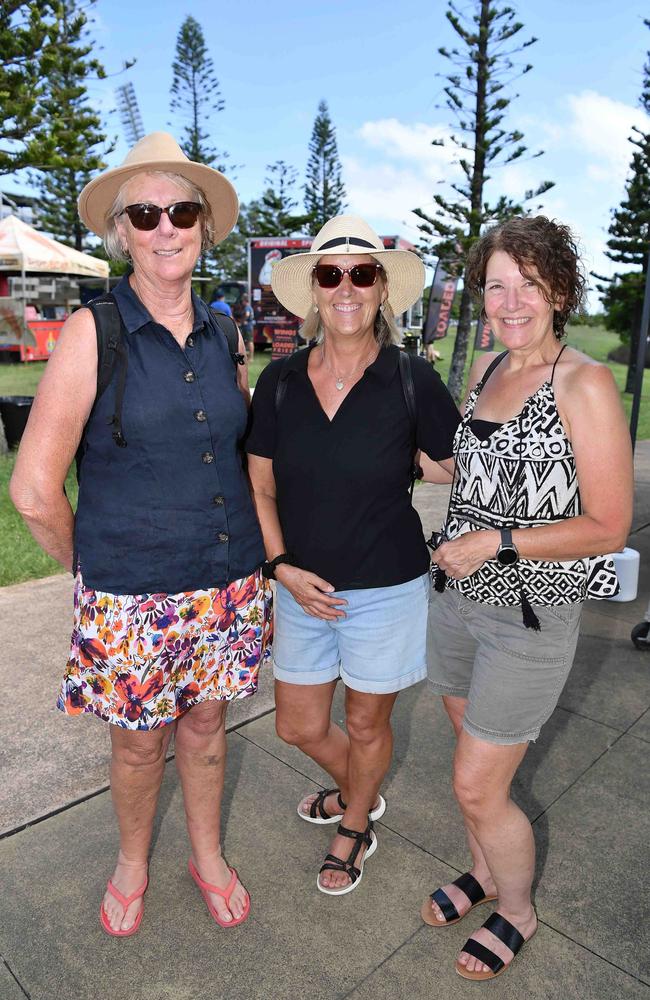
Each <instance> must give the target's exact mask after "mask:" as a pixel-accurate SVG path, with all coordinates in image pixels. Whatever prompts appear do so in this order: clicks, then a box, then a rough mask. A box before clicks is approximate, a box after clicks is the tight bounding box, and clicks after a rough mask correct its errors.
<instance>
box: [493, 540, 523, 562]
mask: <svg viewBox="0 0 650 1000" xmlns="http://www.w3.org/2000/svg"><path fill="white" fill-rule="evenodd" d="M518 558H519V553H518V552H517V550H516V548H515V547H514V545H512V546H510V545H502V546H501V548H500V549H499V551H498V552H497V561H498V562H499V563H500V564H501V565H502V566H512V565H514V563H516V562H517V560H518Z"/></svg>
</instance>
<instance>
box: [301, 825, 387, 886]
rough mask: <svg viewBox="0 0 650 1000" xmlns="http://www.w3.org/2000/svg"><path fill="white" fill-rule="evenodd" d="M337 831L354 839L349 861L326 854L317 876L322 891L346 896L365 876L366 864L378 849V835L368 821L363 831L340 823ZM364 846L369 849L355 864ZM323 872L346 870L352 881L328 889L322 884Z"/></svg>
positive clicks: (317, 883)
mask: <svg viewBox="0 0 650 1000" xmlns="http://www.w3.org/2000/svg"><path fill="white" fill-rule="evenodd" d="M336 832H337V833H339V834H340V835H341V836H342V837H349V838H350V840H353V841H354V847H353V848H352V850H351V851H350V853H349V855H348V858H347V861H343V860H342V859H341V858H337V857H336V855H335V854H328V855H326V857H325V864H324V865H322V867H321V870H320V871H319V873H318V877H317V878H316V885H317V886H318V888H319V889H320V891H321V892H324V893H325V894H326V895H328V896H344V895H345V894H346V893H347V892H352V890H353V889H356V887H357V886H358V885H359V882H360V881H361V878H362V876H363V866H364V864H365V863H366V861H367V860H368V858H369V857H371V856H372V855H373V854H374V853H375V851H376V850H377V837H376V836H375V833H374V831H373V829H372V823H368V826H367V827H366V829H365V830H363V831H361V832H359V831H358V830H348V828H347V827H345V826H341V824H340V823H339V828H338V830H337V831H336ZM364 846H365V847H367V848H368V849H367V851H366V853H365V854H364V856H363V857H362V859H361V861H360V862H359V864H358V866H357V865H355V861H356V860H357V858H358V856H359V851H360V850H361V848H362V847H364ZM323 872H345V874H346V875H347V876H348V878H349V879H350V881H349V883H348V884H347V885H344V886H343V888H342V889H328V888H325V886H323V885H321V882H320V876H321V875H322V873H323Z"/></svg>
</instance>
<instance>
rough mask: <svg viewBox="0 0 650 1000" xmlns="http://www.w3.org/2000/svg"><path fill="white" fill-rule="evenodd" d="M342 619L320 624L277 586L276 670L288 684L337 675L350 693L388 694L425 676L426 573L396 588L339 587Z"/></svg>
mask: <svg viewBox="0 0 650 1000" xmlns="http://www.w3.org/2000/svg"><path fill="white" fill-rule="evenodd" d="M332 596H336V597H342V598H344V599H345V600H346V601H347V602H348V603H347V605H345V606H344V610H345V615H346V617H345V618H339V619H338V620H337V621H324V620H323V619H322V618H313V617H312V616H311V615H308V614H307V613H306V612H305V611H303V610H302V608H301V607H300V605H299V604H298V603H297V602H296V601H295V600H294V599H293V597H292V596H291V594H290V593H289V591H288V590H287V589H286V587H283V586H282V584H281V583H278V584H276V598H275V621H274V636H273V673H274V675H275V677H276V678H277V680H279V681H285V682H286V683H287V684H326V683H327V682H328V681H333V680H336V679H337V678H338V677H340V678H341V679H342V680H343V682H344V683H345V685H346V686H347V687H349V688H352V689H353V690H354V691H363V692H365V693H367V694H390V693H392V692H394V691H401V690H402V689H403V688H407V687H410V686H411V685H412V684H417V683H418V681H421V680H423V679H424V678H425V677H426V675H427V665H426V663H427V660H426V635H427V610H428V606H429V574H428V573H425V574H424V575H423V576H420V577H417V578H416V579H415V580H409V581H408V583H401V584H398V586H396V587H375V588H364V589H361V590H341V591H338V592H337V593H336V595H332Z"/></svg>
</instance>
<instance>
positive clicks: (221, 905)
mask: <svg viewBox="0 0 650 1000" xmlns="http://www.w3.org/2000/svg"><path fill="white" fill-rule="evenodd" d="M226 705H227V702H224V701H206V702H202V703H201V704H199V705H194V707H193V708H190V709H189V711H187V712H186V713H185V715H183V716H181V718H180V719H179V720H178V722H177V724H176V726H177V728H176V766H177V768H178V773H179V775H180V779H181V785H182V788H183V800H184V802H185V819H186V822H187V831H188V834H189V837H190V844H191V845H192V857H193V859H194V864H195V865H196V868H197V869H198V872H199V874H200V876H201V878H202V879H203V880H204V881H205V882H210V883H211V884H212V885H217V886H219V888H220V889H225V888H226V887H227V885H228V882H229V881H230V877H231V876H230V871H229V869H228V865H227V864H226V862H225V861H224V859H223V857H222V854H221V838H220V826H221V798H222V795H223V782H224V775H225V769H226V728H225V722H226ZM210 898H211V900H212V902H213V904H214V906H215V907H216V909H217V912H218V913H219V916H220V917H221V919H222V920H231V919H232V918H233V917H234V918H235V919H237V918H239V917H240V916H241V915H242V914H243V912H244V910H245V908H246V902H247V898H248V897H247V893H246V890H245V889H244V887H243V886H242V884H241V882H238V883H237V885H236V886H235V889H234V890H233V894H232V896H231V897H230V908H228V906H227V905H226V901H225V900H224V899H223V898H222V897H221V896H217V895H216V894H215V893H211V894H210Z"/></svg>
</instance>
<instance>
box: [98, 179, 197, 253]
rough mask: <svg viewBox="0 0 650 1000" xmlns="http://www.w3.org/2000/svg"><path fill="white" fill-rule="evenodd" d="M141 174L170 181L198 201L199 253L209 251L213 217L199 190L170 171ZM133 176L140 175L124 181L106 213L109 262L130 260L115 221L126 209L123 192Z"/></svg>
mask: <svg viewBox="0 0 650 1000" xmlns="http://www.w3.org/2000/svg"><path fill="white" fill-rule="evenodd" d="M142 173H143V174H147V175H148V176H150V177H163V178H164V179H165V180H168V181H172V182H173V183H174V184H176V185H177V187H179V188H180V189H181V191H184V192H185V193H186V194H187V195H189V198H190V200H192V201H198V203H199V204H200V206H201V214H200V216H199V221H200V223H201V252H203V251H205V250H209V249H210V247H212V246H214V217H213V215H212V209H211V208H210V205H209V204H208V201H207V199H206V197H205V195H204V194H203V191H202V190H201V188H200V187H197V186H196V184H193V183H192V182H191V181H190V180H188V179H187V177H183V175H182V174H175V173H172V172H171V171H167V170H143V171H142ZM133 176H136V177H139V176H140V174H135V175H132V176H131V177H129V179H128V180H126V181H124V184H122V186H121V187H120V190H119V191H118V192H117V194H116V195H115V200H114V201H113V204H112V205H111V208H110V211H109V213H108V220H107V222H106V232H105V233H104V247H105V249H106V253H107V255H108V257H109V259H110V260H121V261H128V260H129V259H130V258H129V256H128V254H127V253H125V250H124V247H123V246H122V241H121V239H120V236H119V233H118V231H117V224H116V221H115V220H116V219H117V217H118V215H121V214H122V212H123V211H124V209H125V207H126V199H125V194H124V191H125V188H126V186H127V184H128V183H129V181H131V180H133Z"/></svg>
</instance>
